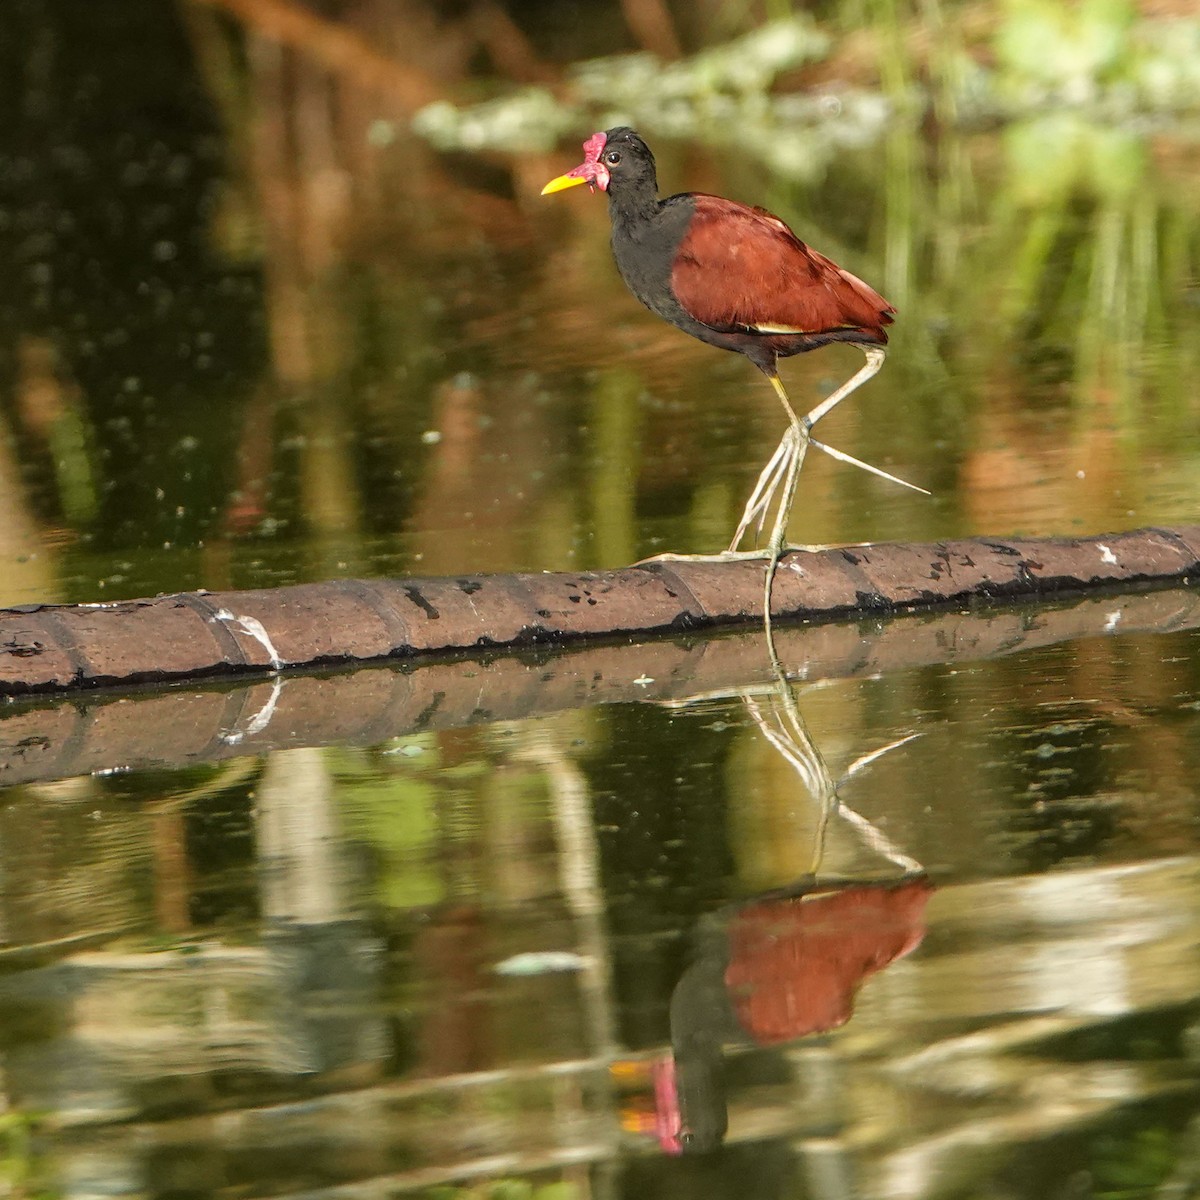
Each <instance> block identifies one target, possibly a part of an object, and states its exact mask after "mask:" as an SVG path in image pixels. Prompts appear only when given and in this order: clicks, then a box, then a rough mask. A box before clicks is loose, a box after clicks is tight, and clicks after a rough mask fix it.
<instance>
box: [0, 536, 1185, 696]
mask: <svg viewBox="0 0 1200 1200" xmlns="http://www.w3.org/2000/svg"><path fill="white" fill-rule="evenodd" d="M1196 578H1200V526H1186V527H1181V528H1176V529H1142V530H1136V531H1133V532H1129V533H1118V534H1111V535H1100V536H1092V537H1086V538H1048V539H999V538H978V539H969V540H960V541H947V542H933V543H926V544H912V543H903V544H902V543H881V544H874V543H870V544H862V545H854V546H839V547H829V548H825V549H821V550H816V551H797V552H793V553H790V554H788V555H786V556H785V558H784V559H783V560H782V561H781V563H780V566H779V573H778V576H777V578H776V582H775V589H774V616H775V618H776V620H777V621H780V622H783V621H790V620H797V619H802V620H807V621H814V620H830V619H837V618H851V617H862V616H881V615H885V614H893V613H903V612H913V611H919V610H922V609H932V608H937V607H942V606H947V605H963V604H970V603H974V602H980V601H997V600H1035V601H1045V600H1047V599H1050V598H1054V597H1059V596H1064V595H1072V594H1086V593H1089V592H1094V591H1096V590H1103V589H1110V590H1129V589H1131V588H1134V587H1138V586H1143V587H1146V586H1159V587H1162V586H1168V585H1177V584H1180V583H1187V582H1190V581H1191V580H1193V579H1196ZM762 584H763V563H762V562H761V561H759V560H754V561H740V562H722V563H713V562H694V561H693V562H689V561H668V560H651V561H648V562H644V563H638V564H637V565H635V566H632V567H626V568H623V569H621V570H617V571H601V572H582V573H567V572H559V573H545V574H514V575H463V576H457V577H453V578H441V579H417V578H413V579H374V580H364V579H339V580H333V581H330V582H327V583H313V584H301V585H298V586H294V587H284V588H275V589H269V590H259V591H241V592H205V591H198V592H180V593H176V594H172V595H165V596H157V597H154V598H152V599H145V600H128V601H117V602H113V603H105V604H79V605H47V604H35V605H26V606H23V607H20V608H12V609H2V610H0V696H21V695H29V694H37V693H44V692H67V691H77V690H81V689H88V688H98V687H113V686H122V687H124V686H129V685H132V684H141V683H166V682H171V681H175V680H182V679H202V678H208V677H214V676H238V675H241V676H245V675H250V674H260V675H261V674H264V673H267V674H269V673H272V672H277V671H281V670H283V669H285V668H296V667H306V668H312V667H317V666H326V665H338V664H347V663H365V662H370V661H375V660H381V659H396V658H418V657H422V656H428V655H437V654H447V653H454V652H467V651H471V652H478V651H487V650H493V649H500V648H521V647H531V646H542V645H564V644H568V643H572V642H578V641H581V640H584V639H595V638H609V639H612V638H622V639H629V640H633V639H636V640H644V639H645V638H647V637H649V636H651V635H655V634H664V633H672V632H674V633H678V632H686V631H689V630H705V629H715V628H718V627H722V626H737V625H746V624H750V623H760V622H761V621H762V617H763V613H762V590H763V589H762Z"/></svg>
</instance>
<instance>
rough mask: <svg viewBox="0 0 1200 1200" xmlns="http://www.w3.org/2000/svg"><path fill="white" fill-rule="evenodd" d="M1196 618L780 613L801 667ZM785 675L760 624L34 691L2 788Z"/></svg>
mask: <svg viewBox="0 0 1200 1200" xmlns="http://www.w3.org/2000/svg"><path fill="white" fill-rule="evenodd" d="M1196 628H1200V589H1195V588H1170V589H1153V590H1148V591H1147V590H1143V591H1140V592H1135V593H1133V594H1128V595H1115V596H1114V595H1109V594H1104V595H1091V596H1083V597H1076V598H1074V599H1071V600H1061V601H1058V602H1057V603H1054V604H1050V605H1044V606H1041V607H1039V608H1038V609H1037V611H1036V612H1035V613H1034V612H1030V611H1029V610H1028V609H1026V608H1018V607H1014V606H1011V605H1009V606H995V605H987V606H983V607H981V608H979V609H978V610H975V611H967V612H964V611H961V610H958V609H951V610H942V611H938V612H923V613H912V614H908V615H906V616H901V617H886V616H885V617H877V618H874V619H871V620H868V621H854V622H833V621H827V622H821V623H815V624H804V625H788V626H780V627H779V628H778V629H777V630H776V634H775V645H776V649H777V651H778V654H779V659H780V662H781V663H782V664H783V666H784V669H785V670H786V672H787V675H788V678H789V679H790V680H804V681H807V682H815V681H818V680H829V679H848V678H855V677H864V676H867V677H874V676H878V675H882V674H885V673H887V672H889V671H900V670H907V669H912V668H916V667H923V666H928V665H930V664H933V663H970V662H978V661H981V660H984V659H991V658H997V657H1001V656H1006V655H1011V654H1019V653H1027V652H1030V651H1034V650H1038V649H1041V648H1044V647H1046V646H1052V645H1055V644H1057V643H1059V642H1064V641H1077V640H1079V639H1081V638H1097V637H1112V636H1115V635H1116V634H1118V633H1121V634H1130V633H1150V632H1157V633H1167V632H1177V631H1181V630H1188V629H1196ZM777 686H778V677H777V675H776V673H775V670H774V666H773V664H772V661H771V656H770V654H769V653H768V651H767V648H766V645H765V642H764V638H763V633H762V630H761V629H750V630H743V631H741V632H737V633H733V634H729V635H726V636H724V637H704V636H699V635H696V634H677V635H675V636H673V637H660V638H657V639H655V640H654V641H651V642H641V643H635V644H629V643H628V642H626V643H624V644H616V643H613V642H611V641H610V642H591V643H588V642H583V643H579V644H577V645H575V646H573V647H570V648H567V649H565V650H564V649H561V648H557V647H538V648H533V649H530V648H525V649H520V650H489V651H482V652H481V651H476V652H474V653H473V654H471V655H469V656H464V655H456V656H454V657H451V658H449V659H447V658H437V657H429V658H424V659H408V660H405V659H397V660H392V661H390V662H386V663H383V664H372V665H369V666H363V667H356V668H342V669H341V670H338V671H332V670H330V671H313V672H295V671H292V672H277V673H275V674H273V675H271V676H269V677H267V678H260V679H243V680H240V681H233V682H230V681H228V680H226V681H218V680H209V681H207V682H199V681H197V682H188V683H183V684H180V683H176V684H175V685H173V686H170V687H160V688H148V687H140V688H135V689H132V690H125V691H118V690H108V691H100V692H91V693H88V694H87V696H86V702H85V701H84V698H83V697H81V696H80V695H79V694H78V693H71V692H58V693H42V694H40V695H33V696H29V697H27V698H26V699H24V700H10V701H9V702H8V703H7V704H0V788H4V787H8V786H11V785H13V784H23V783H35V782H38V781H42V780H50V779H66V778H71V777H73V776H81V775H91V774H94V773H96V772H108V771H123V770H138V769H145V768H159V767H165V768H171V767H181V766H195V765H197V764H198V763H217V762H222V761H225V760H228V759H235V758H242V757H244V756H246V755H255V756H257V755H263V754H268V753H270V752H272V751H275V750H289V749H296V748H298V747H302V746H326V745H361V746H375V745H378V744H379V743H381V742H384V741H387V740H388V739H389V738H397V737H407V736H411V735H413V734H420V733H427V732H431V731H435V730H442V729H457V728H463V727H467V726H471V725H477V724H480V723H484V722H492V721H522V720H528V719H531V718H537V717H545V716H549V715H551V714H553V713H558V712H563V711H566V710H570V709H576V708H583V707H586V706H589V705H597V704H614V703H643V704H686V703H688V702H690V701H694V700H697V699H701V698H703V699H706V700H711V699H713V698H716V697H734V696H746V695H761V694H763V693H765V692H766V691H767V690H769V689H772V688H775V687H777Z"/></svg>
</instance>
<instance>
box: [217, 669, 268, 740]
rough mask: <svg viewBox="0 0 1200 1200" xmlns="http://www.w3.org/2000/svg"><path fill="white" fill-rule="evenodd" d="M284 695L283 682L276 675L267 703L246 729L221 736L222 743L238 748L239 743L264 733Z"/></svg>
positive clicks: (231, 731) (228, 732) (234, 730)
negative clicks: (280, 698)
mask: <svg viewBox="0 0 1200 1200" xmlns="http://www.w3.org/2000/svg"><path fill="white" fill-rule="evenodd" d="M282 693H283V680H282V679H281V678H280V677H279V676H278V675H276V676H275V678H274V679H273V680H272V682H271V694H270V695H269V696H268V697H267V702H266V704H264V705H263V706H262V708H260V709H259V710H258V712H256V713H255V714H254V716H252V717H251V718H250V720H249V721H248V722H247V724H246V728H245V729H230V730H228V731H226V732H223V733H222V734H221V741H223V742H224V743H225V744H226V745H227V746H236V745H237V744H238V742H240V741H243V740H244V739H245V738H248V737H253V736H254V734H256V733H262V731H263V730H264V729H266V727H267V726H268V725H270V723H271V718H272V717H273V716H274V715H275V706H276V705H277V704H278V703H279V697H280V695H281V694H282Z"/></svg>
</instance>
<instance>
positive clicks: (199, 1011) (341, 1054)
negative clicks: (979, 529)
mask: <svg viewBox="0 0 1200 1200" xmlns="http://www.w3.org/2000/svg"><path fill="white" fill-rule="evenodd" d="M1114 614H1116V620H1117V621H1119V622H1124V623H1127V624H1128V625H1129V627H1130V628H1131V629H1133V628H1136V627H1140V626H1153V625H1155V624H1159V625H1168V624H1169V625H1174V626H1175V627H1176V628H1177V629H1178V630H1179V631H1178V632H1175V633H1149V632H1142V633H1137V632H1130V633H1128V634H1126V635H1124V636H1114V635H1112V634H1108V635H1106V634H1104V632H1103V629H1104V626H1105V625H1106V624H1112V623H1113V622H1114ZM1064 620H1065V622H1066V623H1065V624H1060V623H1058V622H1060V621H1064ZM1195 625H1200V606H1198V604H1197V600H1196V597H1195V596H1194V595H1191V594H1187V593H1181V594H1162V595H1160V596H1158V597H1149V598H1147V597H1143V598H1141V599H1140V600H1138V599H1137V598H1129V599H1128V600H1121V599H1118V598H1111V599H1109V600H1108V601H1106V602H1105V603H1104V604H1093V605H1090V606H1088V605H1085V606H1084V607H1083V608H1082V609H1078V608H1077V609H1073V610H1068V611H1067V612H1066V613H1058V614H1045V613H1043V614H1032V613H1030V614H997V615H995V616H994V617H988V616H983V617H957V616H951V617H943V618H937V619H934V620H932V621H920V620H914V621H909V622H907V623H901V624H899V625H893V626H885V627H882V628H878V629H874V630H865V629H864V630H859V631H850V630H838V629H836V628H835V627H830V628H827V629H819V628H818V629H812V630H808V631H803V632H799V633H793V634H789V635H788V636H787V637H786V638H784V639H783V641H782V643H781V654H782V655H783V657H784V658H785V659H787V660H788V661H789V662H790V663H792V664H794V665H795V666H796V669H797V671H798V672H799V671H800V670H801V668H802V669H803V672H804V673H807V674H808V675H809V676H810V679H809V681H808V682H807V683H805V684H802V685H799V686H797V687H796V689H795V702H794V703H791V702H785V701H784V699H783V696H784V693H783V692H782V691H781V690H780V689H779V688H778V686H777V685H775V684H773V683H772V682H771V676H770V673H769V670H768V668H767V667H766V665H765V663H766V660H765V657H764V655H763V651H762V647H761V646H760V645H759V644H758V640H757V638H755V637H744V638H736V639H724V640H722V641H719V642H715V643H694V644H689V643H677V644H674V643H662V644H659V645H658V646H656V647H621V648H609V649H603V648H602V649H597V650H584V651H579V652H577V653H576V654H575V655H573V656H571V657H570V658H568V659H565V660H557V659H554V658H548V659H546V660H543V661H541V662H538V663H521V662H519V661H517V660H512V659H503V658H501V659H495V660H493V661H492V662H490V663H465V662H460V663H457V664H455V663H446V664H442V665H440V666H438V665H433V666H429V667H423V668H415V669H411V670H407V671H399V670H382V669H381V670H373V671H360V672H358V673H356V674H353V675H345V676H326V677H313V678H309V679H305V678H302V677H301V678H289V679H286V680H277V681H275V682H274V683H272V682H270V681H267V682H263V683H258V684H255V685H252V686H251V687H249V688H246V689H242V690H239V691H232V692H222V691H220V690H214V689H208V690H203V691H195V690H188V689H175V690H173V691H171V692H165V693H157V694H155V693H137V694H132V695H130V696H129V697H126V698H124V699H120V698H113V699H109V700H102V699H97V700H96V701H95V702H94V703H89V704H88V705H86V706H83V707H79V706H66V707H53V706H51V707H45V708H17V707H14V706H10V710H9V712H8V713H7V715H6V719H5V720H4V722H3V724H2V725H0V746H2V747H3V754H2V756H0V780H4V781H8V783H9V784H10V786H8V787H6V788H4V789H2V790H0V880H2V884H0V902H2V905H3V907H2V909H0V915H2V918H3V923H2V925H0V929H2V931H3V939H4V943H5V945H4V948H3V949H2V950H0V1011H2V1012H3V1022H2V1025H0V1030H2V1032H0V1054H2V1055H3V1058H2V1061H3V1067H4V1083H5V1092H6V1096H7V1102H8V1105H9V1109H8V1114H7V1116H6V1118H5V1123H4V1124H3V1125H2V1126H0V1147H4V1151H3V1157H0V1163H2V1164H3V1165H4V1166H5V1168H6V1170H7V1171H8V1172H9V1174H10V1176H11V1177H13V1178H15V1179H16V1180H17V1181H18V1183H19V1189H20V1194H27V1195H71V1196H97V1195H139V1196H243V1195H245V1196H266V1195H289V1196H292V1195H306V1196H308V1195H312V1196H322V1197H330V1198H333V1197H346V1196H355V1197H357V1196H383V1195H399V1194H404V1195H408V1194H416V1195H425V1196H429V1197H434V1196H436V1197H439V1198H440V1197H451V1196H452V1197H459V1196H462V1197H468V1196H470V1197H473V1196H477V1195H486V1196H509V1195H512V1196H529V1195H536V1196H545V1197H555V1198H559V1200H563V1198H575V1197H579V1198H583V1197H588V1196H598V1197H611V1198H613V1200H615V1198H617V1197H631V1198H632V1197H640V1196H651V1195H653V1196H660V1195H667V1196H671V1195H691V1196H694V1195H702V1196H713V1197H722V1198H725V1197H734V1196H737V1197H747V1196H752V1197H777V1196H795V1197H814V1198H822V1200H823V1198H826V1197H849V1196H863V1197H876V1196H878V1197H884V1196H886V1197H908V1196H911V1197H926V1196H962V1197H968V1196H981V1195H986V1196H993V1195H995V1196H1012V1197H1018V1196H1019V1197H1029V1198H1030V1200H1033V1198H1034V1197H1038V1198H1041V1197H1046V1196H1072V1197H1074V1196H1112V1195H1120V1196H1151V1195H1163V1196H1168V1195H1169V1196H1175V1195H1186V1194H1190V1193H1189V1192H1188V1191H1187V1190H1186V1188H1187V1187H1194V1186H1195V1183H1196V1181H1197V1175H1196V1174H1195V1163H1196V1159H1195V1154H1196V1151H1197V1148H1198V1146H1197V1138H1198V1137H1200V1109H1198V1108H1197V1098H1198V1089H1200V1068H1198V1066H1197V1059H1196V1053H1197V1044H1198V1043H1197V1037H1198V1036H1200V1001H1198V996H1200V956H1198V955H1197V951H1196V947H1197V945H1198V944H1200V906H1198V904H1197V896H1198V895H1200V890H1198V886H1197V885H1198V883H1200V809H1198V805H1197V794H1196V787H1195V779H1196V770H1197V765H1198V759H1200V634H1198V633H1197V632H1196V631H1195V630H1194V629H1193V628H1192V626H1195ZM1086 628H1091V629H1092V630H1093V632H1092V633H1091V634H1090V635H1088V636H1075V637H1073V638H1071V639H1070V640H1067V641H1062V640H1059V639H1060V638H1061V637H1062V636H1063V635H1064V634H1068V633H1069V632H1070V631H1071V630H1079V629H1086ZM1014 631H1015V632H1014ZM1022 631H1023V632H1022ZM1004 643H1007V644H1008V645H1009V647H1010V649H1009V652H1008V653H1006V654H1005V655H1004V656H1003V657H999V658H995V657H991V655H992V653H993V649H992V648H994V647H995V646H996V645H998V644H1004ZM952 645H956V646H957V647H958V648H957V649H951V648H949V647H951V646H952ZM1014 645H1016V646H1017V648H1016V649H1015V650H1013V649H1011V647H1012V646H1014ZM931 648H932V649H931ZM981 655H984V656H987V657H980V656H981ZM896 656H901V657H905V656H907V658H908V659H909V660H910V663H909V665H908V666H905V667H898V666H893V667H892V668H891V669H886V670H883V671H882V672H880V671H878V670H874V669H873V670H871V671H870V673H869V674H867V675H862V674H858V673H854V672H853V670H852V668H848V667H847V666H846V664H847V663H849V662H851V661H853V660H857V661H858V662H859V663H862V662H869V663H870V664H871V666H872V667H878V666H880V665H881V664H886V663H887V662H888V661H890V660H894V659H895V657H896ZM838 664H842V665H841V666H839V665H838ZM847 669H851V673H850V674H849V675H847V674H845V671H846V670H847ZM582 678H591V679H593V680H594V681H595V683H594V687H595V689H596V691H595V692H594V694H593V697H592V702H591V703H590V704H589V705H588V706H587V707H582V708H579V707H575V706H574V704H575V703H577V702H578V700H577V699H573V697H575V698H577V697H579V696H580V694H581V689H580V687H579V680H580V679H582ZM606 696H607V697H608V698H609V699H610V701H611V702H608V703H602V702H598V701H602V700H603V699H604V698H605V697H606ZM630 696H641V697H643V698H642V699H641V700H632V699H621V697H630ZM485 714H489V715H485ZM330 743H332V744H330ZM269 747H274V748H269ZM881 751H882V753H879V752H881ZM69 762H75V763H76V764H77V766H76V771H77V772H78V771H79V770H80V769H81V768H82V767H83V766H84V765H86V766H87V767H88V768H89V769H88V770H87V772H86V773H84V774H79V773H76V774H73V775H71V776H69V777H66V778H60V777H57V776H60V775H62V774H63V767H64V765H65V764H67V763H69ZM18 779H19V780H23V781H24V782H21V783H16V782H14V781H15V780H18ZM1173 1185H1177V1186H1178V1187H1179V1188H1183V1189H1185V1190H1176V1191H1171V1190H1170V1187H1171V1186H1173ZM1155 1189H1161V1190H1155Z"/></svg>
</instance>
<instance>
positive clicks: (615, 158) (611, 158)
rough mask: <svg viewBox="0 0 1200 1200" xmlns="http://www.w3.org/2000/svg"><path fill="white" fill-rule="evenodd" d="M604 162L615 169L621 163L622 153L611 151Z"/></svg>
mask: <svg viewBox="0 0 1200 1200" xmlns="http://www.w3.org/2000/svg"><path fill="white" fill-rule="evenodd" d="M604 161H605V162H606V163H608V165H609V166H610V167H615V166H616V165H617V163H619V162H620V161H621V152H620V151H619V150H610V151H609V152H608V153H607V154H606V155H605V156H604Z"/></svg>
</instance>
